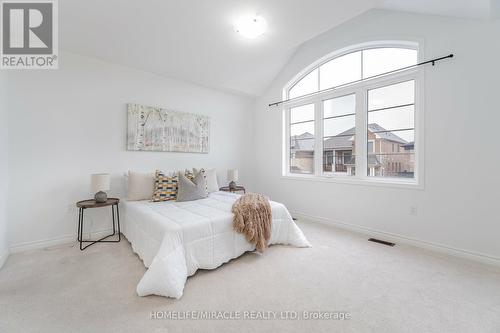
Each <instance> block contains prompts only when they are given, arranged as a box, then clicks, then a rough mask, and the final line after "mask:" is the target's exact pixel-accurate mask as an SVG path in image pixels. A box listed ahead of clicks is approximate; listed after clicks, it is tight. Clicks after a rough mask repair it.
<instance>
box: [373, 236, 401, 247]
mask: <svg viewBox="0 0 500 333" xmlns="http://www.w3.org/2000/svg"><path fill="white" fill-rule="evenodd" d="M368 240H369V241H370V242H374V243H379V244H383V245H387V246H394V245H396V244H394V243H391V242H386V241H383V240H380V239H376V238H370V239H368Z"/></svg>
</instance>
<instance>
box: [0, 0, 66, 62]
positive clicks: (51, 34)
mask: <svg viewBox="0 0 500 333" xmlns="http://www.w3.org/2000/svg"><path fill="white" fill-rule="evenodd" d="M0 3H1V14H0V17H1V18H2V24H1V30H2V31H1V38H2V41H1V53H0V56H1V63H0V68H2V69H57V65H58V61H57V52H58V50H57V46H58V45H57V42H58V41H57V3H56V1H55V0H31V1H29V2H26V1H20V0H0Z"/></svg>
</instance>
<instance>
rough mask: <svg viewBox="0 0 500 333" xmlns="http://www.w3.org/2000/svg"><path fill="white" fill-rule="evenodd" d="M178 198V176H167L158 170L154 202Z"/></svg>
mask: <svg viewBox="0 0 500 333" xmlns="http://www.w3.org/2000/svg"><path fill="white" fill-rule="evenodd" d="M176 197H177V176H167V175H165V174H164V173H163V172H161V171H159V170H156V174H155V183H154V192H153V199H152V200H153V201H155V202H158V201H169V200H175V199H176Z"/></svg>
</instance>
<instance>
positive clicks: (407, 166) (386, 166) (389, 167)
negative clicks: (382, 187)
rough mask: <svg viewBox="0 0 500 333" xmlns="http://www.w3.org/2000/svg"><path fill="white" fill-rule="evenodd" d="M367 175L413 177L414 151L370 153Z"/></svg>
mask: <svg viewBox="0 0 500 333" xmlns="http://www.w3.org/2000/svg"><path fill="white" fill-rule="evenodd" d="M368 175H369V176H373V177H388V178H414V177H415V153H414V152H413V151H411V152H408V153H399V154H370V155H369V159H368Z"/></svg>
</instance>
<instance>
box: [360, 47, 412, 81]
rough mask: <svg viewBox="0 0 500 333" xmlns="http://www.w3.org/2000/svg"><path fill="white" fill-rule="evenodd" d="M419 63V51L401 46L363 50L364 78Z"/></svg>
mask: <svg viewBox="0 0 500 333" xmlns="http://www.w3.org/2000/svg"><path fill="white" fill-rule="evenodd" d="M416 63H417V51H416V50H410V49H401V48H379V49H368V50H363V78H367V77H370V76H374V75H378V74H382V73H386V72H389V71H393V70H397V69H400V68H403V67H407V66H411V65H415V64H416Z"/></svg>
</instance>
